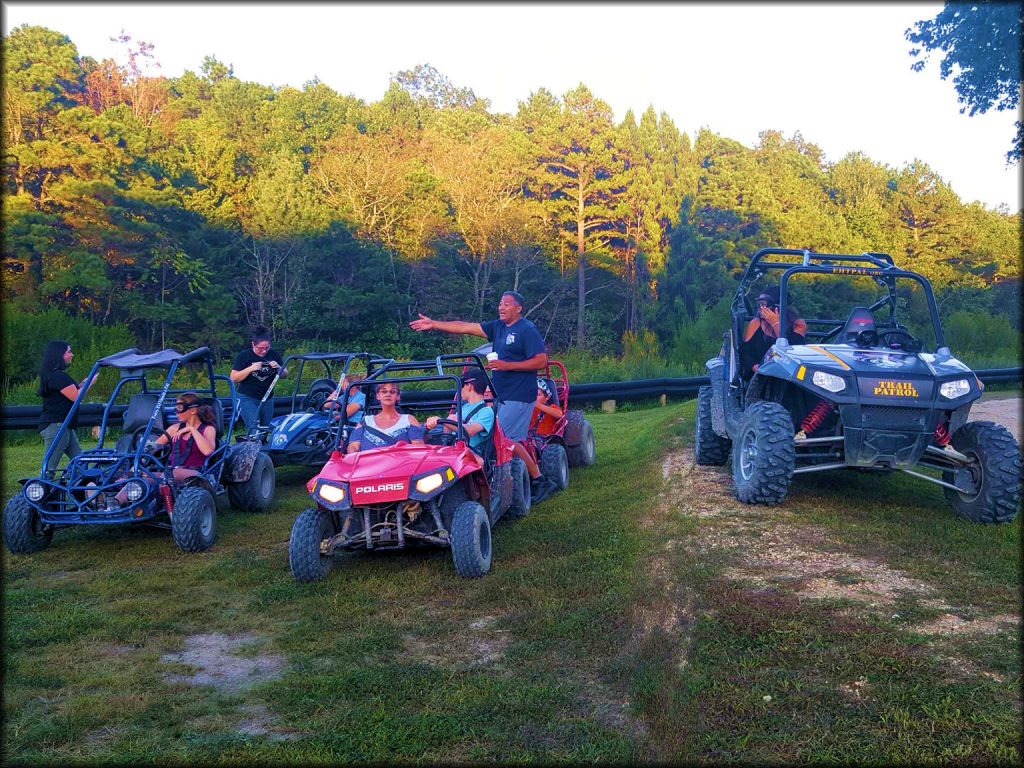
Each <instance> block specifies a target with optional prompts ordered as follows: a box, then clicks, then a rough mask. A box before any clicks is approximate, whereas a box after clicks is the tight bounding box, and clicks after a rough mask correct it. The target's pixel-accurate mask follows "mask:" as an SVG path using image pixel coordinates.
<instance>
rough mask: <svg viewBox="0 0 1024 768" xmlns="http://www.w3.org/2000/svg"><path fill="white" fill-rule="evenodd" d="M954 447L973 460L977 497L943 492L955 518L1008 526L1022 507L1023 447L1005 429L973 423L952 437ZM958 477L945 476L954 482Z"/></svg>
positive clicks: (992, 424)
mask: <svg viewBox="0 0 1024 768" xmlns="http://www.w3.org/2000/svg"><path fill="white" fill-rule="evenodd" d="M952 445H953V447H954V448H956V450H958V451H959V452H960V453H962V454H964V455H965V456H968V457H969V458H971V459H972V460H973V464H972V466H971V467H970V468H969V470H968V471H970V473H971V475H972V476H973V477H974V481H975V482H976V483H977V485H978V493H977V494H974V495H966V494H962V493H959V492H958V491H954V490H953V489H952V488H943V489H942V490H943V491H944V492H945V494H946V498H947V499H948V500H949V502H950V503H951V504H952V505H953V511H954V512H955V513H956V516H957V517H959V518H962V519H964V520H970V521H972V522H975V523H1009V522H1011V521H1012V520H1014V519H1015V518H1016V517H1017V508H1018V506H1019V505H1020V484H1021V475H1020V472H1021V460H1020V445H1018V443H1017V441H1016V440H1015V439H1014V437H1013V435H1012V434H1011V433H1010V431H1009V430H1008V429H1006V427H1002V426H999V425H998V424H996V423H994V422H991V421H970V422H968V423H967V424H964V425H963V426H962V427H960V429H958V430H957V431H956V433H955V434H954V435H953V440H952ZM955 476H956V473H954V472H943V473H942V479H943V480H945V481H946V482H947V483H949V482H953V481H954V478H955Z"/></svg>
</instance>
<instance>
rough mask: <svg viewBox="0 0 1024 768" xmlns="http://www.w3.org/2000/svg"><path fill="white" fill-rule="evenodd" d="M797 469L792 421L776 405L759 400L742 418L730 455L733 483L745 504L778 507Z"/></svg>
mask: <svg viewBox="0 0 1024 768" xmlns="http://www.w3.org/2000/svg"><path fill="white" fill-rule="evenodd" d="M795 467H796V447H795V445H794V443H793V420H792V419H791V418H790V416H789V411H787V410H786V409H785V408H783V407H782V406H781V405H779V404H778V403H773V402H769V401H767V400H758V401H756V402H753V403H751V404H750V405H749V406H748V407H747V410H746V413H744V414H743V420H742V422H741V424H740V431H739V435H738V436H737V439H736V441H735V444H734V446H733V452H732V481H733V486H734V487H735V491H736V498H737V499H739V500H740V501H742V502H743V503H744V504H778V503H779V502H780V501H782V500H783V499H784V498H786V494H787V493H788V492H789V484H790V481H792V479H793V470H794V468H795Z"/></svg>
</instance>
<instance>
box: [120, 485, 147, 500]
mask: <svg viewBox="0 0 1024 768" xmlns="http://www.w3.org/2000/svg"><path fill="white" fill-rule="evenodd" d="M124 495H125V498H127V499H128V501H129V503H131V504H134V503H135V502H136V501H138V500H139V499H141V498H142V497H143V496H145V495H146V484H145V483H144V482H142V481H141V480H129V481H128V482H127V483H125V484H124Z"/></svg>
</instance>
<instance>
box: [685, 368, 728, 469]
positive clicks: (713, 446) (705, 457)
mask: <svg viewBox="0 0 1024 768" xmlns="http://www.w3.org/2000/svg"><path fill="white" fill-rule="evenodd" d="M694 432H695V433H696V437H695V447H694V454H695V457H696V461H697V463H698V464H702V465H704V466H721V465H722V464H725V462H726V461H728V459H729V451H730V450H732V441H731V440H729V439H728V438H725V437H722V436H721V435H719V434H718V433H717V432H715V430H714V429H712V426H711V387H701V388H700V389H699V390H697V423H696V428H695V429H694Z"/></svg>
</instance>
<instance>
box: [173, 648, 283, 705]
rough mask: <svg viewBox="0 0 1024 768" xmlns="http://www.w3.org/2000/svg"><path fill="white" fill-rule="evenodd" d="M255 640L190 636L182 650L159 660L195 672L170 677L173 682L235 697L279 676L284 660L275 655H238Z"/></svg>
mask: <svg viewBox="0 0 1024 768" xmlns="http://www.w3.org/2000/svg"><path fill="white" fill-rule="evenodd" d="M257 641H258V638H257V637H256V635H248V634H247V635H222V634H217V633H214V634H209V635H192V636H191V637H187V638H185V650H184V651H182V652H181V653H169V654H166V655H164V656H162V657H161V658H160V661H163V662H168V663H178V664H188V665H189V666H192V667H196V668H197V670H198V671H196V672H194V673H191V674H169V675H167V679H168V680H170V681H171V682H172V683H187V684H189V685H212V686H213V687H214V688H216V689H217V690H218V691H219V692H221V693H227V694H234V693H239V692H242V691H247V690H249V689H250V688H251V687H252V686H253V685H255V684H257V683H262V682H265V681H267V680H273V679H275V678H277V677H280V676H281V673H282V671H283V669H284V667H285V664H286V661H285V658H284V656H280V655H276V654H262V653H260V654H248V653H245V654H244V655H238V654H239V651H243V652H244V649H245V648H246V646H253V645H255V644H256V642H257Z"/></svg>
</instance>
